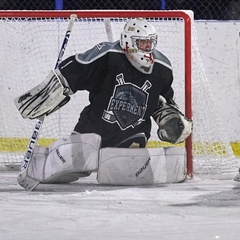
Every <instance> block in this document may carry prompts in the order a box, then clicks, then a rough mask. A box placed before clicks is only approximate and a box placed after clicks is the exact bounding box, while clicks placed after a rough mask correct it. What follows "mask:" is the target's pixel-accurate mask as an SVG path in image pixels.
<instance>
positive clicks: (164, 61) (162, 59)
mask: <svg viewBox="0 0 240 240" xmlns="http://www.w3.org/2000/svg"><path fill="white" fill-rule="evenodd" d="M153 58H154V62H156V63H159V64H161V65H163V66H165V67H167V68H170V69H172V64H171V62H170V60H169V59H168V58H167V57H166V56H165V55H164V54H163V53H161V52H160V51H159V50H157V49H154V50H153Z"/></svg>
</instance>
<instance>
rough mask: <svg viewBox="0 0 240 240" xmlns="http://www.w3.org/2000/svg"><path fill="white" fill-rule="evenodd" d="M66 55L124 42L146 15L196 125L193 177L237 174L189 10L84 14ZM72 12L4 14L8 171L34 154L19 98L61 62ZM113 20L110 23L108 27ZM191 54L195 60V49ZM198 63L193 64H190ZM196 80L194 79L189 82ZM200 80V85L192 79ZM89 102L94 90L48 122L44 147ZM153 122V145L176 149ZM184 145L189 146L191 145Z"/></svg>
mask: <svg viewBox="0 0 240 240" xmlns="http://www.w3.org/2000/svg"><path fill="white" fill-rule="evenodd" d="M74 13H76V14H77V16H78V18H77V20H76V21H75V23H74V26H73V30H72V33H71V36H70V39H69V42H68V45H67V48H66V51H65V53H64V58H66V57H68V56H70V55H73V54H75V53H78V52H83V51H86V50H87V49H89V48H91V47H93V46H94V45H95V44H97V43H99V42H102V41H103V42H104V41H108V40H109V39H110V40H113V39H115V40H118V39H119V36H120V33H121V31H122V29H123V26H124V24H125V23H126V21H127V20H128V19H129V18H132V17H136V16H137V17H145V18H147V20H148V21H150V22H151V23H152V24H153V25H154V26H155V28H156V31H157V35H158V45H157V49H158V50H160V51H161V52H163V53H164V54H165V55H166V56H167V57H168V58H169V59H170V60H171V62H172V66H173V73H174V83H173V88H174V89H175V100H176V102H177V103H178V105H179V107H180V108H181V109H182V110H183V112H184V111H185V113H186V115H187V116H191V115H192V118H193V122H194V130H193V134H192V138H191V137H190V138H189V139H188V143H187V154H188V164H187V166H188V169H187V172H188V174H189V175H191V174H192V173H195V174H221V173H231V172H234V171H235V172H236V171H237V168H238V166H237V164H236V159H235V157H234V155H233V152H232V149H231V146H230V143H229V139H227V136H226V133H225V132H226V130H225V129H224V126H223V124H222V121H221V118H220V117H219V115H218V111H217V109H216V107H215V105H214V101H213V99H212V96H211V89H210V87H209V84H208V80H207V78H206V76H205V73H204V68H203V65H202V61H201V58H200V54H199V50H198V44H197V34H196V32H195V30H194V27H193V24H192V25H191V20H192V18H191V17H189V16H188V14H187V13H185V12H183V11H172V12H171V11H165V12H161V11H138V12H134V11H122V12H121V11H109V12H107V11H102V12H101V11H79V12H77V11H76V12H74ZM70 14H71V12H61V11H59V12H43V11H42V12H38V11H34V12H28V11H23V12H11V11H8V12H3V11H2V12H0V30H1V38H0V65H1V74H0V99H1V100H0V121H1V125H0V169H4V170H5V169H14V168H18V167H19V166H20V164H21V162H22V159H23V155H24V153H25V151H26V149H27V145H28V141H29V139H30V137H31V135H32V131H33V128H34V126H35V120H27V119H23V118H22V117H21V115H20V114H19V112H18V111H17V109H16V107H15V105H14V102H13V100H14V98H15V97H17V96H19V95H20V94H22V93H25V92H26V91H27V90H29V89H31V88H32V87H35V86H36V85H37V84H39V83H40V82H42V81H43V80H44V79H45V78H46V76H47V75H48V73H49V71H50V70H51V69H53V68H54V66H55V62H56V59H57V56H58V53H59V49H60V47H61V44H62V41H63V37H64V35H65V32H66V28H67V24H68V18H69V16H70ZM106 23H107V25H106ZM189 49H190V55H187V54H189V52H188V50H189ZM189 58H190V59H189ZM187 77H188V80H187V81H186V78H187ZM190 81H192V85H191V82H190ZM87 104H88V94H87V92H77V93H76V94H75V95H73V96H72V98H71V101H70V102H69V103H68V104H67V105H65V106H64V107H63V108H61V109H60V110H58V111H57V112H55V113H53V114H51V115H50V116H48V117H46V118H45V121H44V124H43V127H42V130H41V134H40V138H39V141H38V144H39V145H44V146H48V145H49V144H50V143H51V142H53V141H54V140H56V139H57V138H59V137H62V136H64V135H69V134H70V133H71V132H72V130H73V128H74V126H75V124H76V123H77V121H78V117H79V114H80V112H81V110H82V109H83V107H84V106H86V105H87ZM156 130H157V127H156V125H155V124H154V123H153V129H152V136H151V139H150V141H149V143H148V147H149V148H161V147H163V146H169V144H166V143H162V142H160V141H159V140H158V138H157V135H156ZM180 146H182V147H185V145H184V144H181V145H180Z"/></svg>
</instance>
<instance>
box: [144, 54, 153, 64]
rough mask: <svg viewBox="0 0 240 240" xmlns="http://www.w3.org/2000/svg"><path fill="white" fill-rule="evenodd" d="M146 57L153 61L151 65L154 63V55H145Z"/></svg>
mask: <svg viewBox="0 0 240 240" xmlns="http://www.w3.org/2000/svg"><path fill="white" fill-rule="evenodd" d="M144 57H145V58H148V59H149V60H150V61H151V63H154V60H153V58H152V53H149V56H148V55H144Z"/></svg>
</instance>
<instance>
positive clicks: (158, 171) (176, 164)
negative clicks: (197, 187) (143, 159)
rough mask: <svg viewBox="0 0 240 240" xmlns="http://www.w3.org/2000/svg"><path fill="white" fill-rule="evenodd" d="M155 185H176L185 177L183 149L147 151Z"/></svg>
mask: <svg viewBox="0 0 240 240" xmlns="http://www.w3.org/2000/svg"><path fill="white" fill-rule="evenodd" d="M149 153H150V156H151V165H152V169H154V179H155V183H178V182H183V181H184V180H185V179H186V177H187V171H186V151H185V148H184V147H166V148H151V149H149Z"/></svg>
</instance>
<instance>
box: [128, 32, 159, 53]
mask: <svg viewBox="0 0 240 240" xmlns="http://www.w3.org/2000/svg"><path fill="white" fill-rule="evenodd" d="M130 38H131V40H132V46H133V48H134V49H136V50H137V51H139V52H142V53H151V52H152V50H153V49H154V48H156V46H157V35H156V34H149V35H148V36H131V37H130Z"/></svg>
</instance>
